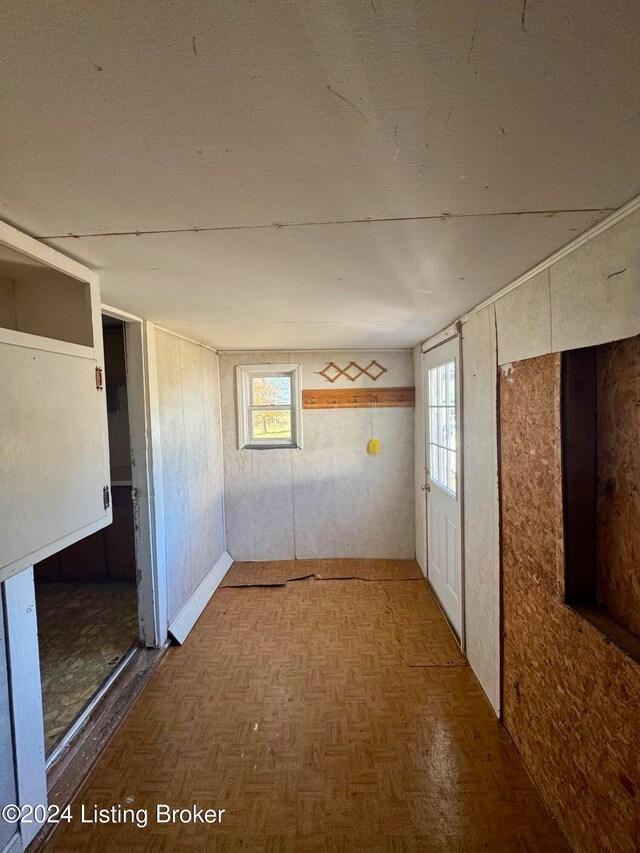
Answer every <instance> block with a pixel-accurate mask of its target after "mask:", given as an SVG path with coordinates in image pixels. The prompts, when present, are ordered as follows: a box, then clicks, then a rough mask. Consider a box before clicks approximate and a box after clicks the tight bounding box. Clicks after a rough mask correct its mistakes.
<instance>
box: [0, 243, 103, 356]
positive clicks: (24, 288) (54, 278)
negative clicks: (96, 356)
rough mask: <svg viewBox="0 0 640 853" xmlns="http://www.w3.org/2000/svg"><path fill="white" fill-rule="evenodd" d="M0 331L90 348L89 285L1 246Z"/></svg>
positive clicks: (91, 336)
mask: <svg viewBox="0 0 640 853" xmlns="http://www.w3.org/2000/svg"><path fill="white" fill-rule="evenodd" d="M0 329H9V330H11V331H14V332H24V333H26V334H29V335H37V336H38V337H42V338H50V339H53V340H59V341H66V342H67V343H72V344H80V345H81V346H87V347H92V346H93V325H92V317H91V292H90V287H89V284H88V283H87V282H86V281H79V280H78V279H75V278H73V277H72V276H70V275H66V274H65V273H63V272H60V271H59V270H55V269H52V268H51V267H49V266H47V265H46V264H43V263H40V262H39V261H37V260H35V259H34V258H30V257H28V256H27V255H23V254H22V253H21V252H17V251H16V250H15V249H12V248H10V247H9V246H4V245H0Z"/></svg>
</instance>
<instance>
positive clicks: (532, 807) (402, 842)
mask: <svg viewBox="0 0 640 853" xmlns="http://www.w3.org/2000/svg"><path fill="white" fill-rule="evenodd" d="M307 574H311V575H315V576H316V577H314V578H307V579H305V580H296V581H292V582H289V583H286V580H287V578H288V577H290V578H294V577H299V576H301V575H307ZM318 575H320V576H321V577H320V578H318V577H317V576H318ZM329 576H330V577H331V578H333V579H331V580H327V579H325V578H327V577H329ZM345 578H352V579H345ZM353 578H362V579H353ZM274 583H275V584H283V585H281V586H273V585H270V584H274ZM247 584H251V585H247ZM256 584H258V585H256ZM158 802H160V803H166V804H169V805H171V806H174V807H176V808H177V807H188V806H190V805H191V804H193V803H196V804H197V805H198V806H200V807H203V806H205V807H210V808H217V809H225V812H224V814H223V815H222V821H221V823H220V824H214V825H204V824H199V825H193V824H190V825H181V824H168V825H158V824H157V823H156V822H155V806H156V804H157V803H158ZM82 804H84V805H85V808H86V809H88V810H89V811H91V810H92V809H93V807H94V806H99V807H110V806H112V805H113V804H120V805H121V806H123V807H128V808H135V809H148V810H149V815H150V817H149V824H148V825H147V827H146V828H137V827H136V826H135V825H131V824H120V825H92V824H84V825H83V824H81V823H80V822H79V815H80V807H81V805H82ZM73 815H74V820H73V822H72V823H71V824H69V825H65V826H61V827H60V829H58V830H57V832H56V833H55V835H54V836H53V838H52V839H51V841H50V842H49V844H48V845H47V848H46V849H47V850H52V851H53V850H55V851H64V853H75V851H82V853H85V851H87V850H91V851H92V853H103V852H104V853H106V851H134V850H135V851H153V853H160V851H163V853H164V851H166V853H182V851H185V853H186V851H209V850H211V851H249V853H254V851H255V853H258V851H260V853H263V851H264V853H298V851H300V853H307V851H310V853H311V851H332V853H349V851H375V852H376V853H377V851H380V853H383V851H407V853H413V851H447V853H449V851H513V852H514V853H521V851H531V853H543V851H565V850H567V849H568V848H567V847H566V845H565V842H564V841H563V838H562V836H561V835H560V833H559V831H558V829H557V827H556V825H555V824H554V822H553V821H552V819H551V818H550V816H549V814H548V812H547V811H546V809H545V808H544V806H543V804H542V802H541V800H540V798H539V796H538V794H537V793H536V791H535V789H534V788H533V786H532V783H531V782H530V780H529V778H528V776H527V774H526V773H525V771H524V769H523V767H522V764H521V762H520V759H519V757H518V754H517V752H516V750H515V747H514V746H513V744H512V743H511V741H510V739H509V737H508V736H507V735H506V734H505V732H504V730H503V729H502V728H501V727H500V725H499V724H498V722H497V721H496V719H495V716H494V715H493V712H492V711H491V709H490V707H489V705H488V703H487V701H486V699H485V697H484V694H483V693H482V690H481V688H480V686H479V684H478V682H477V681H476V679H475V677H474V675H473V673H472V671H471V670H470V668H469V667H468V666H467V665H466V663H465V661H464V659H463V658H462V656H461V655H460V652H459V651H458V648H457V646H456V644H455V642H454V639H453V636H452V634H451V633H450V631H449V629H448V627H447V625H446V623H445V621H444V618H443V616H442V614H441V613H440V611H439V609H438V607H437V605H436V603H435V601H434V599H433V597H432V595H431V593H430V592H429V590H428V587H427V585H426V583H425V582H424V580H423V579H422V576H421V574H420V572H419V569H418V567H417V566H416V564H415V563H412V562H399V561H356V560H339V561H338V560H335V561H314V562H310V561H309V562H308V563H307V564H302V563H300V562H295V563H274V564H235V565H234V566H233V567H232V568H231V570H230V572H229V574H228V575H227V577H226V579H225V582H224V586H221V587H220V588H219V589H218V591H217V592H216V593H215V595H214V596H213V598H212V600H211V601H210V603H209V605H208V606H207V608H206V610H205V612H204V613H203V615H202V616H201V618H200V620H199V622H198V624H197V625H196V626H195V628H194V630H193V632H192V634H191V635H190V637H189V638H188V640H187V642H186V643H185V645H184V646H182V647H176V648H173V649H171V650H170V652H169V654H167V655H166V657H165V659H164V661H163V662H162V664H161V666H160V667H159V669H158V670H157V671H156V673H155V674H154V676H153V677H152V679H151V680H150V682H149V684H148V685H147V687H146V688H145V690H144V692H143V694H142V696H141V697H140V699H139V700H138V702H137V703H136V705H135V706H134V708H133V710H132V711H131V713H130V714H129V716H128V717H127V719H126V720H125V722H124V724H123V725H122V727H121V728H120V729H119V731H118V732H117V734H116V735H115V737H114V738H113V740H112V741H111V743H110V744H109V746H108V748H107V750H106V752H105V754H104V756H103V757H102V759H101V760H100V762H99V764H98V766H97V768H96V770H95V771H94V773H93V775H92V776H91V778H90V779H89V782H88V783H87V784H86V785H85V787H84V788H83V790H82V791H81V793H80V795H79V797H78V798H77V799H76V801H75V802H74V804H73Z"/></svg>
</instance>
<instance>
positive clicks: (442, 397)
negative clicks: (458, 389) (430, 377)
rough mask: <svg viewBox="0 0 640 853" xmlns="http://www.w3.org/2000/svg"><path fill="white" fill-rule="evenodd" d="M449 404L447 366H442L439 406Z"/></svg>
mask: <svg viewBox="0 0 640 853" xmlns="http://www.w3.org/2000/svg"><path fill="white" fill-rule="evenodd" d="M446 402H447V366H446V364H441V365H440V367H439V368H438V405H439V406H444V405H445V404H446Z"/></svg>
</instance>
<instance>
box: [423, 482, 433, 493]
mask: <svg viewBox="0 0 640 853" xmlns="http://www.w3.org/2000/svg"><path fill="white" fill-rule="evenodd" d="M421 488H422V491H423V492H430V491H431V486H430V485H429V483H425V484H424V486H422V487H421Z"/></svg>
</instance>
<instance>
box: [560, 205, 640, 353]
mask: <svg viewBox="0 0 640 853" xmlns="http://www.w3.org/2000/svg"><path fill="white" fill-rule="evenodd" d="M549 272H550V277H551V320H552V329H553V340H552V345H553V351H554V352H557V351H560V350H566V349H575V348H577V347H586V346H593V345H594V344H602V343H606V342H607V341H613V340H616V339H619V338H627V337H631V335H637V334H638V333H640V211H638V212H636V213H633V214H631V215H630V216H627V217H626V218H625V219H623V220H622V221H621V222H619V223H618V224H617V225H614V226H613V227H612V228H609V229H608V230H607V231H605V232H603V233H602V234H600V235H599V236H598V237H596V238H594V239H593V240H591V241H590V242H589V243H586V244H585V245H584V246H581V247H580V248H579V249H577V250H576V251H575V252H572V253H571V254H570V255H567V257H565V258H563V259H562V260H560V261H558V262H557V263H556V264H554V265H553V266H552V267H551V269H550V271H549Z"/></svg>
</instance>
